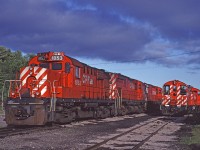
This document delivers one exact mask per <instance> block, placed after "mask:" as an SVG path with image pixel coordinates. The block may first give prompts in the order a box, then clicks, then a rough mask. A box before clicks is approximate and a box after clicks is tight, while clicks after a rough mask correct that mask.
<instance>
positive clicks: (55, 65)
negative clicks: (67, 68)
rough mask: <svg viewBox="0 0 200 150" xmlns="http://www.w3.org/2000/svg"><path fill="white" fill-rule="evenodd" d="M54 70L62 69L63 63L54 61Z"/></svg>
mask: <svg viewBox="0 0 200 150" xmlns="http://www.w3.org/2000/svg"><path fill="white" fill-rule="evenodd" d="M52 70H62V63H52Z"/></svg>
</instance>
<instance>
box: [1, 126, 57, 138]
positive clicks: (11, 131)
mask: <svg viewBox="0 0 200 150" xmlns="http://www.w3.org/2000/svg"><path fill="white" fill-rule="evenodd" d="M58 128H59V126H52V127H47V126H44V127H28V126H26V127H24V128H22V127H20V128H19V127H4V128H0V138H5V137H8V136H14V135H22V134H29V133H32V132H37V131H44V130H54V129H58Z"/></svg>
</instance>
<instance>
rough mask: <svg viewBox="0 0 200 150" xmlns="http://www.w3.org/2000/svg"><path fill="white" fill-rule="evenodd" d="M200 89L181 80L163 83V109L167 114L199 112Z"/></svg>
mask: <svg viewBox="0 0 200 150" xmlns="http://www.w3.org/2000/svg"><path fill="white" fill-rule="evenodd" d="M199 104H200V90H199V89H197V88H194V87H192V86H190V85H187V84H186V83H184V82H181V81H179V80H172V81H168V82H166V83H165V84H164V85H163V101H162V104H161V110H162V113H163V114H166V115H184V114H186V113H196V112H199V106H200V105H199Z"/></svg>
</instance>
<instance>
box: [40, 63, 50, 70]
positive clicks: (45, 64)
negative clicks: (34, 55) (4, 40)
mask: <svg viewBox="0 0 200 150" xmlns="http://www.w3.org/2000/svg"><path fill="white" fill-rule="evenodd" d="M39 66H40V67H42V68H47V69H49V63H41V64H40V65H39Z"/></svg>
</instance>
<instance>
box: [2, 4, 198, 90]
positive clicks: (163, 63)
mask: <svg viewBox="0 0 200 150" xmlns="http://www.w3.org/2000/svg"><path fill="white" fill-rule="evenodd" d="M199 7H200V1H199V0H106V1H103V0H15V1H14V0H0V45H1V46H5V47H7V48H10V49H12V50H14V51H15V50H21V51H23V53H37V52H45V51H63V52H65V54H66V55H68V56H70V57H74V58H76V59H78V60H80V61H82V62H84V63H87V64H88V65H91V66H93V67H96V68H101V69H105V70H107V71H111V72H117V73H121V74H124V75H126V76H129V77H131V78H134V79H138V80H140V81H143V82H146V83H149V84H153V85H157V86H162V85H163V84H164V83H165V82H167V81H169V80H174V79H177V80H181V81H183V82H185V83H187V84H190V85H192V86H194V87H197V88H199V89H200V9H199Z"/></svg>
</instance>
